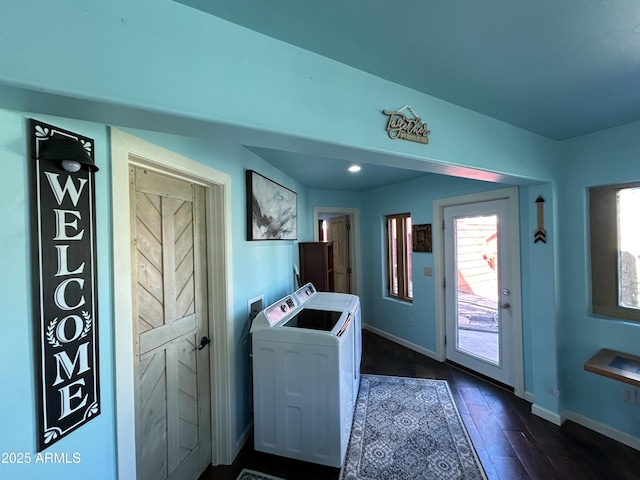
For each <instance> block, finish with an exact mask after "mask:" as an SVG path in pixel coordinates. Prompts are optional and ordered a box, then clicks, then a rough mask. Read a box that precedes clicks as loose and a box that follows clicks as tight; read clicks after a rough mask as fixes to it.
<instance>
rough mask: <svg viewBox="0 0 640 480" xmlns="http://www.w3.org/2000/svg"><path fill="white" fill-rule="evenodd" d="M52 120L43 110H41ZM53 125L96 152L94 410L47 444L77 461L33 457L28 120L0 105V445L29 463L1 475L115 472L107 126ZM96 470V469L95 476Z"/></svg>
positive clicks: (4, 468) (1, 469) (4, 467)
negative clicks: (97, 401) (91, 142)
mask: <svg viewBox="0 0 640 480" xmlns="http://www.w3.org/2000/svg"><path fill="white" fill-rule="evenodd" d="M40 119H41V120H43V121H45V122H47V123H51V120H52V119H50V118H47V117H40ZM55 125H56V126H59V127H62V128H64V129H68V130H72V131H75V132H77V133H80V134H82V135H85V136H88V137H91V138H94V139H95V140H96V141H95V159H96V164H98V165H99V166H100V167H101V168H103V170H101V171H100V173H99V174H98V175H96V177H95V179H96V186H95V189H96V200H97V201H96V218H97V219H98V220H97V221H96V229H97V235H96V238H97V252H98V259H97V271H98V287H99V291H98V325H99V361H100V397H101V413H100V415H99V416H98V417H96V418H95V419H94V420H91V421H90V422H89V423H87V424H86V425H85V426H83V427H81V428H79V429H78V430H76V431H75V432H73V433H71V434H69V435H68V436H67V437H65V438H63V439H62V440H60V441H59V442H57V443H56V444H55V445H54V446H52V447H50V448H48V449H47V450H46V452H49V453H58V454H67V455H68V456H69V458H71V456H72V455H73V454H74V453H78V454H80V457H79V458H80V463H77V464H73V463H72V464H58V465H51V464H46V463H37V462H36V460H37V457H36V451H35V449H36V428H35V425H36V407H35V399H36V374H35V372H36V366H35V357H34V355H35V353H34V349H33V342H34V333H33V324H34V318H33V308H32V302H31V299H32V297H31V292H32V283H31V281H32V270H31V269H32V264H31V238H32V235H31V232H30V223H29V222H30V218H31V215H30V210H29V209H30V203H29V196H28V192H29V176H28V168H29V167H30V166H31V163H30V162H29V161H28V142H27V136H26V132H27V122H26V120H25V117H24V116H22V115H20V114H18V113H14V112H8V111H5V110H0V132H1V133H0V159H1V161H0V203H1V204H2V205H3V208H2V209H1V210H0V224H1V225H2V228H1V229H0V242H1V245H2V263H3V265H2V274H1V275H0V292H2V293H1V294H0V295H1V299H2V302H1V303H2V308H3V320H2V321H1V322H0V338H1V339H3V340H2V348H0V378H2V381H3V383H4V385H5V386H4V388H3V394H2V400H0V404H1V405H2V407H1V408H0V425H2V429H1V431H0V452H7V453H11V452H13V453H21V452H22V453H26V454H28V455H30V456H31V463H30V464H28V465H25V464H23V465H19V464H6V463H2V464H0V478H3V479H5V478H6V479H14V478H15V479H18V478H20V479H41V478H47V477H51V476H52V474H53V475H55V477H57V478H79V477H85V476H86V477H94V478H105V479H107V478H113V477H114V476H115V461H116V460H115V458H116V452H115V405H114V388H115V385H114V381H113V376H114V371H113V354H112V352H113V322H112V319H113V313H112V307H113V291H112V288H111V285H112V268H111V267H112V245H111V221H110V218H111V202H110V191H111V185H110V183H109V182H110V178H109V173H108V172H109V168H108V165H109V160H108V159H109V151H108V148H107V145H108V142H107V138H108V137H107V128H106V127H105V126H104V125H97V124H90V123H87V122H79V121H71V120H61V121H57V120H56V123H55ZM96 475H97V476H96Z"/></svg>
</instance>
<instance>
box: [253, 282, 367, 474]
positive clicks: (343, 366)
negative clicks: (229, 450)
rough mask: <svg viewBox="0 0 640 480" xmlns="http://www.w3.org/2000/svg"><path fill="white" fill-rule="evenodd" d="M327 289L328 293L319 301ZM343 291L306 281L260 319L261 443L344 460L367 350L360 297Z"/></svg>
mask: <svg viewBox="0 0 640 480" xmlns="http://www.w3.org/2000/svg"><path fill="white" fill-rule="evenodd" d="M320 293H323V294H325V295H322V296H320V297H318V298H317V299H316V301H314V297H316V296H317V295H318V294H320ZM331 295H336V296H337V297H336V298H335V299H333V300H332V299H331V297H330V296H331ZM344 295H345V294H331V293H328V292H316V290H315V288H314V287H313V285H312V284H307V285H305V286H304V287H302V288H301V289H299V290H297V291H296V292H294V293H292V294H290V295H287V296H286V297H284V298H282V299H280V300H278V301H277V302H275V303H274V304H272V305H270V306H268V307H267V308H265V309H264V310H263V311H262V312H260V313H259V314H258V315H257V316H256V318H255V319H254V321H253V324H252V326H251V342H252V366H253V401H254V404H253V410H254V447H255V449H256V450H258V451H261V452H266V453H271V454H275V455H281V456H284V457H288V458H295V459H298V460H303V461H308V462H313V463H318V464H322V465H328V466H332V467H340V466H342V462H343V460H344V455H345V453H346V449H347V444H348V442H349V436H350V433H351V423H352V420H353V409H354V404H355V401H356V396H357V392H358V386H359V382H360V356H361V347H359V346H360V345H361V331H360V326H359V323H360V300H359V298H358V297H357V296H355V295H349V299H348V300H347V298H346V297H344ZM321 297H324V298H321ZM356 337H358V338H357V339H356Z"/></svg>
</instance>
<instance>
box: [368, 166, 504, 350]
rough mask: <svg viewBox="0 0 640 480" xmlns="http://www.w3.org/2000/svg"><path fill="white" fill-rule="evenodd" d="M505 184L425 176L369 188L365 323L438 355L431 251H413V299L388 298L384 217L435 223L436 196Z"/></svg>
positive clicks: (500, 186) (499, 186)
mask: <svg viewBox="0 0 640 480" xmlns="http://www.w3.org/2000/svg"><path fill="white" fill-rule="evenodd" d="M503 187H504V185H501V184H494V183H488V182H481V181H477V180H468V179H461V178H453V177H443V176H440V175H423V176H419V177H417V178H415V179H412V180H409V181H406V182H401V183H396V184H393V185H388V186H385V187H380V188H376V189H373V190H369V191H367V192H366V193H365V196H364V203H365V205H366V206H367V207H366V209H365V212H364V214H363V219H364V220H363V232H364V237H365V238H367V242H366V243H365V245H364V250H363V264H364V265H363V267H364V270H363V277H364V279H365V280H364V288H363V292H364V294H363V311H365V312H368V313H367V315H366V317H365V318H363V321H364V322H365V323H367V324H369V325H371V326H373V327H375V328H378V329H380V330H383V331H385V332H387V333H390V334H391V335H394V336H396V337H399V338H402V339H404V340H406V341H408V342H411V343H414V344H416V345H418V346H419V347H422V348H424V349H426V350H430V351H431V352H434V353H435V350H436V338H435V325H436V319H435V288H434V277H433V276H432V277H427V276H425V275H424V274H423V272H424V268H425V267H432V268H433V265H434V262H433V254H432V253H413V254H412V255H413V256H412V262H413V303H407V302H402V301H398V300H394V299H390V298H387V297H386V288H387V287H386V273H385V271H384V265H386V257H385V255H386V243H385V230H386V227H385V216H386V215H392V214H395V213H406V212H408V213H410V214H411V221H412V223H414V224H422V223H432V222H433V201H434V200H436V199H441V198H446V197H454V196H457V195H463V194H469V193H477V192H482V191H485V190H496V189H499V188H503ZM433 228H437V227H436V226H434V227H433ZM409 317H411V318H413V319H414V320H415V326H413V327H411V326H409Z"/></svg>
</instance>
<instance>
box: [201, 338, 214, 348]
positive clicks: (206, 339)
mask: <svg viewBox="0 0 640 480" xmlns="http://www.w3.org/2000/svg"><path fill="white" fill-rule="evenodd" d="M210 343H211V340H209V337H202V338H201V339H200V346H199V347H198V350H202V349H203V348H204V347H206V346H207V345H209V344H210Z"/></svg>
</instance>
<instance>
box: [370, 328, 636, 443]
mask: <svg viewBox="0 0 640 480" xmlns="http://www.w3.org/2000/svg"><path fill="white" fill-rule="evenodd" d="M362 328H363V329H365V330H369V331H371V332H373V333H375V334H376V335H380V336H381V337H384V338H386V339H388V340H391V341H392V342H395V343H398V344H400V345H402V346H404V347H407V348H409V349H410V350H414V351H416V352H418V353H421V354H423V355H426V356H427V357H430V358H432V359H434V360H437V361H441V360H439V359H438V357H437V355H436V353H435V352H433V351H431V350H429V349H426V348H424V347H421V346H419V345H416V344H415V343H411V342H408V341H407V340H404V339H402V338H400V337H396V336H395V335H391V334H390V333H387V332H385V331H383V330H380V329H378V328H375V327H372V326H371V325H367V324H363V326H362ZM524 399H525V400H527V401H528V402H529V403H531V404H532V405H531V413H532V414H534V415H536V416H538V417H540V418H543V419H544V420H547V421H548V422H551V423H553V424H554V425H558V426H560V425H562V424H563V423H564V421H565V420H571V421H572V422H575V423H577V424H579V425H582V426H583V427H586V428H588V429H590V430H593V431H594V432H597V433H599V434H601V435H604V436H605V437H609V438H611V439H613V440H616V441H617V442H620V443H622V444H624V445H627V446H628V447H631V448H633V449H635V450H640V438H637V437H634V436H632V435H629V434H628V433H624V432H621V431H620V430H616V429H615V428H612V427H610V426H608V425H604V424H602V423H599V422H596V421H595V420H592V419H590V418H588V417H585V416H583V415H580V414H579V413H576V412H572V411H570V410H563V411H562V413H561V414H557V413H555V412H552V411H550V410H547V409H546V408H542V407H540V406H539V405H536V404H535V401H534V395H533V394H532V393H530V392H524Z"/></svg>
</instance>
